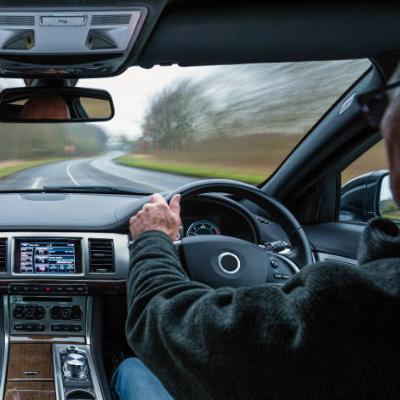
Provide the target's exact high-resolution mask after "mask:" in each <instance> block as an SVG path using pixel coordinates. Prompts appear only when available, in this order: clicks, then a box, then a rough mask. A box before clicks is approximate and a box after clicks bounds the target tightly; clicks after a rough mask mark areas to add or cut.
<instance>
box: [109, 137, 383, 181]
mask: <svg viewBox="0 0 400 400" xmlns="http://www.w3.org/2000/svg"><path fill="white" fill-rule="evenodd" d="M302 137H303V135H300V134H298V135H293V134H292V135H283V134H269V135H265V134H264V135H262V134H260V135H248V136H240V137H229V138H227V137H219V138H214V139H207V140H201V141H198V142H196V143H195V144H193V145H191V146H188V147H186V148H184V149H180V150H179V151H178V150H176V151H152V152H145V151H143V150H141V151H138V152H136V153H131V154H129V155H126V156H123V157H119V158H117V159H116V160H115V161H116V162H117V163H120V164H123V165H126V166H130V167H136V168H145V169H151V170H156V171H162V172H168V173H175V174H180V175H188V176H196V177H206V178H207V177H208V178H226V179H237V180H242V181H244V182H248V183H252V184H259V183H261V182H263V181H264V180H265V179H266V178H267V177H268V176H270V175H271V174H272V173H273V172H274V171H275V170H276V168H277V167H278V166H279V165H280V164H281V163H282V161H283V160H284V159H285V158H286V157H287V155H288V154H289V153H290V151H291V150H292V149H293V148H294V147H295V146H296V145H297V143H298V142H299V141H300V140H301V138H302ZM382 168H387V161H386V154H385V148H384V144H383V142H381V143H379V144H377V145H375V146H374V147H373V148H372V149H371V150H369V151H368V152H367V153H365V154H364V155H363V156H362V157H360V158H359V159H358V160H357V161H356V162H354V163H353V164H351V165H350V166H349V167H348V168H346V169H345V170H344V171H343V173H342V184H344V183H345V182H347V181H348V180H350V179H352V178H355V177H356V176H359V175H361V174H363V173H366V172H369V171H373V170H378V169H382Z"/></svg>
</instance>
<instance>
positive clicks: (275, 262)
mask: <svg viewBox="0 0 400 400" xmlns="http://www.w3.org/2000/svg"><path fill="white" fill-rule="evenodd" d="M269 263H270V265H271V267H272V268H274V269H277V268H278V267H279V263H278V261H276V260H275V258H271V259H270V260H269Z"/></svg>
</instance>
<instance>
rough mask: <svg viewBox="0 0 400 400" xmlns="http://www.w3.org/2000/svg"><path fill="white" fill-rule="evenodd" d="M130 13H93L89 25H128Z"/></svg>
mask: <svg viewBox="0 0 400 400" xmlns="http://www.w3.org/2000/svg"><path fill="white" fill-rule="evenodd" d="M130 21H131V14H119V15H111V14H110V15H93V17H92V22H91V25H128V24H129V22H130Z"/></svg>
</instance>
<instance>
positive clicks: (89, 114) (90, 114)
mask: <svg viewBox="0 0 400 400" xmlns="http://www.w3.org/2000/svg"><path fill="white" fill-rule="evenodd" d="M113 116H114V104H113V101H112V98H111V95H110V94H109V93H108V92H106V91H105V90H98V89H88V88H79V87H26V88H11V89H5V90H3V91H2V92H1V94H0V121H1V122H18V123H32V122H40V123H44V122H45V123H54V122H56V123H59V122H63V123H66V122H94V121H108V120H110V119H111V118H113Z"/></svg>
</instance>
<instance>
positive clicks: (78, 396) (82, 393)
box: [65, 389, 96, 400]
mask: <svg viewBox="0 0 400 400" xmlns="http://www.w3.org/2000/svg"><path fill="white" fill-rule="evenodd" d="M65 398H66V400H96V398H95V397H94V395H93V394H92V393H90V392H88V391H87V390H81V389H77V390H72V391H71V392H69V393H68V394H67V395H66V397H65Z"/></svg>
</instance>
